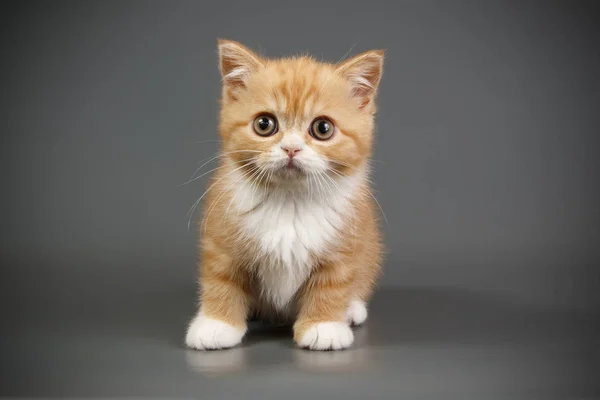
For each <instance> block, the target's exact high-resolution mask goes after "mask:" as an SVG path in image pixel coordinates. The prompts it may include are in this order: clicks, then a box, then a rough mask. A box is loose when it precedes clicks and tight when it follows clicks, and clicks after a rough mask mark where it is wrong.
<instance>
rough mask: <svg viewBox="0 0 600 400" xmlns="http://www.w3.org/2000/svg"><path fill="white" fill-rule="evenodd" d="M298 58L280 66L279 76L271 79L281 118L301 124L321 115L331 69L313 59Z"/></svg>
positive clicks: (278, 66)
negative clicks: (323, 94)
mask: <svg viewBox="0 0 600 400" xmlns="http://www.w3.org/2000/svg"><path fill="white" fill-rule="evenodd" d="M294 61H295V62H294V63H293V64H292V65H291V66H290V67H288V68H283V67H282V66H281V65H277V66H276V68H275V71H276V73H277V75H278V79H277V80H276V81H271V84H272V87H271V93H272V96H273V98H272V104H273V106H274V107H275V109H276V110H277V111H278V112H279V113H280V114H281V118H285V119H287V120H290V121H293V123H296V124H300V123H304V122H306V121H305V120H306V119H309V118H314V117H315V116H317V115H316V114H318V111H319V98H320V97H321V94H322V93H323V89H324V87H325V86H326V84H327V82H328V81H329V79H330V78H331V73H329V71H325V70H324V68H325V67H324V66H321V65H318V64H316V63H315V62H314V61H312V60H308V59H302V58H301V59H298V60H294ZM326 72H327V73H326Z"/></svg>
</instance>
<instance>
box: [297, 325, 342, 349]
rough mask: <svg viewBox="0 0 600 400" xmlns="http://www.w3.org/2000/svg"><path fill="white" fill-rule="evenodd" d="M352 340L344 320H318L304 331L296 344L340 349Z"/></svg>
mask: <svg viewBox="0 0 600 400" xmlns="http://www.w3.org/2000/svg"><path fill="white" fill-rule="evenodd" d="M353 341H354V334H353V333H352V329H350V327H349V326H348V325H347V324H345V323H344V322H336V321H331V322H319V323H318V324H314V325H313V326H311V327H310V328H308V330H307V331H306V332H305V333H304V335H303V336H302V338H301V339H300V341H299V342H298V345H299V346H300V347H304V348H309V349H311V350H341V349H345V348H347V347H350V345H351V344H352V342H353Z"/></svg>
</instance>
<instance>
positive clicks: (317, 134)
mask: <svg viewBox="0 0 600 400" xmlns="http://www.w3.org/2000/svg"><path fill="white" fill-rule="evenodd" d="M334 131H335V126H334V125H333V122H331V121H330V120H328V119H327V118H323V117H319V118H317V119H315V120H314V121H313V122H312V124H311V125H310V134H311V136H312V137H314V138H315V139H318V140H327V139H330V138H331V137H332V136H333V132H334Z"/></svg>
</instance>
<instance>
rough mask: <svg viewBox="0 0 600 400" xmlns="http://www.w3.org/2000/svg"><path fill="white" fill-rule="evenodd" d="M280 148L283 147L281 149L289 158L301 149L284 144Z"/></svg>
mask: <svg viewBox="0 0 600 400" xmlns="http://www.w3.org/2000/svg"><path fill="white" fill-rule="evenodd" d="M281 148H282V149H283V151H285V152H286V153H287V154H288V156H289V157H290V158H292V157H294V156H295V155H296V154H298V152H299V151H300V150H301V149H299V148H297V147H286V146H281Z"/></svg>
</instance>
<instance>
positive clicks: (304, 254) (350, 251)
mask: <svg viewBox="0 0 600 400" xmlns="http://www.w3.org/2000/svg"><path fill="white" fill-rule="evenodd" d="M218 48H219V63H220V72H221V75H222V78H223V88H222V99H221V114H220V126H219V130H220V136H221V142H222V145H221V153H220V159H219V160H220V164H219V168H218V169H217V170H216V171H217V172H216V173H215V174H214V177H213V179H212V181H211V183H210V186H209V189H208V192H207V194H206V197H205V199H204V213H203V219H202V222H201V224H200V235H201V242H200V247H201V259H200V262H199V275H200V276H199V277H200V308H199V311H198V314H197V315H196V316H195V318H194V319H193V320H192V321H191V323H190V325H189V327H188V331H187V336H186V344H187V345H188V346H189V347H191V348H194V349H199V350H205V349H222V348H229V347H232V346H235V345H237V344H238V343H240V342H241V341H242V338H243V336H244V334H245V333H246V330H247V328H246V321H247V319H248V318H249V317H250V316H252V315H259V316H262V317H265V318H278V319H291V320H293V321H294V325H293V330H294V340H295V341H296V343H297V344H298V346H300V347H303V348H308V349H312V350H337V349H343V348H347V347H349V346H350V345H351V344H352V342H353V340H354V336H353V333H352V330H351V329H350V325H360V324H361V323H363V322H364V321H365V319H366V317H367V308H366V303H367V301H368V300H369V298H370V295H371V292H372V290H373V287H374V285H375V281H376V279H377V277H378V275H379V272H380V265H381V251H382V245H381V237H380V232H379V228H378V213H377V212H376V208H375V207H374V203H373V201H374V198H373V197H372V195H371V192H370V188H369V180H368V176H369V164H368V163H369V157H370V156H371V152H372V145H373V125H374V114H375V102H374V100H375V95H376V92H377V87H378V85H379V81H380V79H381V75H382V68H383V58H384V56H383V52H382V51H368V52H365V53H363V54H360V55H358V56H355V57H353V58H351V59H349V60H347V61H344V62H342V63H340V64H328V63H321V62H317V61H315V60H314V59H312V58H309V57H296V58H285V59H276V60H273V59H265V58H262V57H260V56H258V55H257V54H255V53H254V52H252V51H251V50H249V49H247V48H246V47H244V46H242V45H241V44H239V43H236V42H233V41H227V40H220V41H219V42H218Z"/></svg>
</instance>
